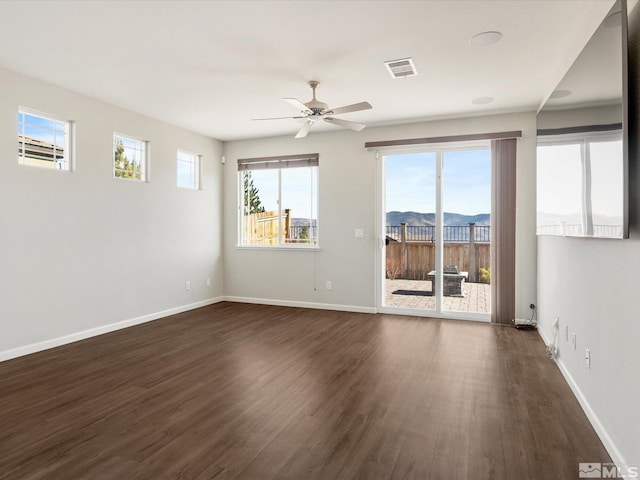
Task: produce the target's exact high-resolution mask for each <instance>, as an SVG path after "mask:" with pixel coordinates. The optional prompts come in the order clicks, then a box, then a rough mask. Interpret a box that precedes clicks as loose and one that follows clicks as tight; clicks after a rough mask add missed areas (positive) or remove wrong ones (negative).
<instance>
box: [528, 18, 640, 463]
mask: <svg viewBox="0 0 640 480" xmlns="http://www.w3.org/2000/svg"><path fill="white" fill-rule="evenodd" d="M631 20H632V21H631V22H630V23H631V28H630V32H631V38H630V41H629V48H630V60H631V63H632V68H631V85H630V90H631V92H630V93H631V99H632V102H631V105H630V115H631V117H632V119H633V122H632V124H631V128H630V134H631V147H632V150H631V152H630V168H631V172H632V174H633V176H632V183H631V200H632V201H631V203H630V216H631V219H632V223H631V238H630V239H629V240H598V239H581V238H560V237H539V239H538V306H539V320H540V324H539V328H540V331H541V333H542V335H543V337H544V338H545V340H546V341H547V342H548V341H550V339H551V338H552V336H553V329H552V326H551V325H552V322H553V320H554V319H555V318H556V317H558V318H559V322H560V342H559V346H560V354H559V358H558V363H559V366H560V368H561V370H562V371H563V373H564V375H565V377H566V378H567V380H568V382H569V384H570V385H571V387H572V388H573V390H574V392H575V393H576V396H577V397H578V399H579V400H580V402H581V404H582V406H583V408H584V409H585V411H586V413H587V415H588V416H589V418H590V420H591V423H592V424H593V425H594V427H595V428H596V431H597V432H598V434H599V435H600V438H601V439H602V440H603V443H604V444H605V446H606V447H607V449H608V451H609V453H610V454H611V455H612V457H613V460H614V461H616V462H619V463H621V464H627V465H631V464H635V465H636V466H640V417H639V416H638V409H639V404H638V399H640V347H639V344H640V315H639V313H638V292H639V290H640V268H638V259H639V258H640V221H639V220H640V209H639V208H638V207H639V197H638V195H639V194H638V192H639V191H640V184H639V182H638V180H640V175H638V167H639V165H638V162H639V160H640V156H638V154H639V153H640V135H639V131H638V127H639V126H640V122H639V112H640V102H639V99H638V97H639V93H640V90H639V88H638V87H639V84H640V66H639V59H640V9H638V8H636V9H635V11H634V15H633V17H632V19H631ZM567 325H568V326H569V338H570V339H569V340H566V337H565V326H567ZM572 333H575V334H576V339H577V348H576V350H574V349H573V346H572V343H571V334H572ZM586 348H589V349H590V351H591V368H590V369H588V368H587V366H586V362H585V349H586ZM584 460H585V461H593V462H599V461H602V460H601V459H595V458H594V459H584Z"/></svg>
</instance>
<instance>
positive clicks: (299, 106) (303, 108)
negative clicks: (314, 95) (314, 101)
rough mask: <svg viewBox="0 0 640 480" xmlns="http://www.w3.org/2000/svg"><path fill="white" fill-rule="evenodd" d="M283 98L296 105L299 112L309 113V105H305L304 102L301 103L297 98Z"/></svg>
mask: <svg viewBox="0 0 640 480" xmlns="http://www.w3.org/2000/svg"><path fill="white" fill-rule="evenodd" d="M283 100H284V101H285V102H287V103H289V104H291V105H293V106H294V107H296V108H297V109H298V110H300V111H301V112H305V113H311V109H310V108H309V107H307V106H306V105H305V104H304V103H302V102H301V101H300V100H298V99H297V98H283Z"/></svg>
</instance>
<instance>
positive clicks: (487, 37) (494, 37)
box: [469, 32, 502, 47]
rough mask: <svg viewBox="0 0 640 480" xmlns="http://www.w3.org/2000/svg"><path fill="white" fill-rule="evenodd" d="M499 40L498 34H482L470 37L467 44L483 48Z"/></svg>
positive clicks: (499, 35)
mask: <svg viewBox="0 0 640 480" xmlns="http://www.w3.org/2000/svg"><path fill="white" fill-rule="evenodd" d="M501 38H502V33H500V32H482V33H479V34H477V35H474V36H473V37H471V38H470V39H469V44H470V45H475V46H477V47H485V46H487V45H491V44H493V43H496V42H499V41H500V39H501Z"/></svg>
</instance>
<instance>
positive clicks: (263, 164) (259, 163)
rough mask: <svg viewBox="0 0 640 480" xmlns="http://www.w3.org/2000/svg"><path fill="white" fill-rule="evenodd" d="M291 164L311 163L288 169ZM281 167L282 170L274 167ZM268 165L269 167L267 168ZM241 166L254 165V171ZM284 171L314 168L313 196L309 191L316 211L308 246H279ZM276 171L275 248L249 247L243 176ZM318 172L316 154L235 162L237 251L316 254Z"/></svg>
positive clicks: (318, 209)
mask: <svg viewBox="0 0 640 480" xmlns="http://www.w3.org/2000/svg"><path fill="white" fill-rule="evenodd" d="M293 162H301V163H302V162H310V163H311V164H308V165H300V166H295V167H291V165H290V164H291V163H293ZM277 163H280V164H282V165H283V166H282V167H276V166H273V165H274V164H277ZM269 164H271V165H269ZM241 165H243V166H249V165H254V166H255V167H257V168H253V169H252V168H249V167H247V168H241ZM286 168H315V192H313V191H310V192H309V195H310V198H311V204H312V211H313V205H315V207H316V212H317V215H316V217H317V218H315V230H316V236H315V241H310V242H308V243H297V242H293V243H284V242H282V238H283V235H282V214H283V209H282V170H284V169H286ZM264 169H269V170H277V172H278V200H277V203H278V219H279V221H278V243H277V244H275V245H259V244H248V243H243V242H244V240H245V239H244V236H243V233H244V216H245V215H244V178H243V176H244V173H245V172H246V171H252V170H264ZM319 172H320V168H319V155H318V154H317V153H311V154H300V155H279V156H274V157H259V158H250V159H238V171H237V182H238V183H237V185H238V223H237V228H238V232H237V243H236V248H239V249H258V250H302V251H319V250H320V208H319V196H320V194H319V192H320V175H319Z"/></svg>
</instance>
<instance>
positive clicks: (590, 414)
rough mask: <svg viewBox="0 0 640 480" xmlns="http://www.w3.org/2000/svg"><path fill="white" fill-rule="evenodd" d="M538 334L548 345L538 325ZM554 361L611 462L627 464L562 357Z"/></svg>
mask: <svg viewBox="0 0 640 480" xmlns="http://www.w3.org/2000/svg"><path fill="white" fill-rule="evenodd" d="M538 334H539V335H540V337H541V338H542V341H543V342H544V343H545V345H547V346H548V345H549V344H550V343H551V341H550V340H549V338H548V337H547V336H546V335H545V333H544V331H543V330H542V329H541V328H540V326H538ZM555 362H556V365H558V368H559V369H560V372H561V373H562V376H563V377H564V379H565V380H566V382H567V384H569V388H571V391H572V392H573V395H574V396H575V397H576V400H578V403H579V404H580V406H581V407H582V410H583V411H584V413H585V415H586V416H587V419H588V420H589V423H591V426H592V427H593V429H594V430H595V431H596V434H597V435H598V437H599V438H600V441H601V442H602V444H603V445H604V448H605V449H606V450H607V453H609V456H610V457H611V460H612V461H613V463H615V464H616V465H617V466H618V467H625V466H628V465H629V464H628V463H626V462H625V459H624V458H623V456H622V454H621V453H620V450H618V448H617V447H616V445H615V443H613V440H612V439H611V437H610V436H609V434H608V433H607V431H606V430H605V428H604V427H603V426H602V422H600V419H599V418H598V416H597V415H596V413H595V412H594V411H593V409H592V408H591V405H590V404H589V402H588V400H587V398H586V397H585V396H584V394H583V393H582V390H580V387H578V384H577V383H576V381H575V380H574V379H573V376H572V375H571V373H570V372H569V370H568V369H567V366H566V365H565V364H564V362H563V361H562V358H557V359H556V360H555ZM593 461H594V462H597V461H600V460H599V459H594V460H593ZM623 471H624V470H623Z"/></svg>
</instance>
